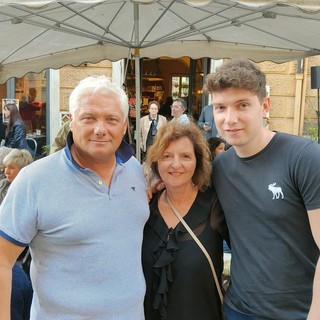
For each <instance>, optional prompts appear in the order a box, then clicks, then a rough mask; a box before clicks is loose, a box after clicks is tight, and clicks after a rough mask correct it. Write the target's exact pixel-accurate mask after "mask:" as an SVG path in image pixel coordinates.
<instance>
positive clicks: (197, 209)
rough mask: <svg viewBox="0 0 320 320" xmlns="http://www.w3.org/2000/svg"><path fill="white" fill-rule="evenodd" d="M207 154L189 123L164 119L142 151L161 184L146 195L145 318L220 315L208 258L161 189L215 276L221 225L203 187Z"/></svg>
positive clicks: (200, 318)
mask: <svg viewBox="0 0 320 320" xmlns="http://www.w3.org/2000/svg"><path fill="white" fill-rule="evenodd" d="M210 157H211V156H210V151H209V148H208V144H207V142H206V140H205V138H204V137H203V135H202V133H201V131H200V129H199V128H198V127H197V126H196V124H193V123H190V124H180V123H177V122H170V123H169V124H168V125H166V126H165V127H163V128H161V129H160V130H159V133H158V134H157V136H156V139H155V142H154V144H153V145H152V146H151V147H150V149H149V151H148V155H147V159H146V165H147V166H149V168H150V170H151V173H152V174H154V175H156V176H158V177H160V178H161V179H162V181H163V182H164V185H165V188H166V190H165V191H161V192H158V193H157V194H156V195H154V197H153V198H152V200H151V202H150V218H149V220H148V222H147V224H146V226H145V229H144V241H143V254H142V259H143V268H144V273H145V278H146V284H147V292H146V297H145V317H146V320H158V319H161V320H163V319H166V320H194V319H197V320H212V319H215V320H219V319H221V312H220V310H221V304H220V299H219V296H218V294H217V289H216V286H215V282H214V279H213V275H212V272H211V269H210V266H209V263H208V260H207V259H206V257H205V255H204V253H203V252H202V251H201V250H200V249H199V247H198V246H197V244H196V242H195V241H194V240H193V239H192V238H191V236H190V235H189V233H188V232H187V231H186V229H185V228H184V227H183V226H182V224H181V223H180V222H179V220H178V218H177V217H176V216H175V214H174V213H173V211H172V209H171V208H170V206H169V204H168V202H167V200H166V195H167V197H168V198H169V199H170V200H171V202H172V203H173V205H174V206H175V207H176V209H177V210H178V212H179V213H180V215H182V216H183V217H184V219H185V221H186V222H187V223H188V225H189V227H190V228H191V229H192V230H193V232H194V233H195V234H196V235H197V236H198V238H199V239H200V241H201V242H202V244H203V245H204V247H205V248H206V250H207V251H208V252H209V255H210V256H211V259H212V261H213V263H214V266H215V269H216V272H217V274H218V277H219V279H220V278H221V273H222V269H223V259H222V241H223V236H225V237H227V230H226V226H225V221H224V217H223V215H222V214H221V212H220V210H219V209H220V207H219V205H218V202H217V198H216V196H215V193H214V192H213V190H211V189H208V186H209V185H210V177H211V163H210V161H211V158H210Z"/></svg>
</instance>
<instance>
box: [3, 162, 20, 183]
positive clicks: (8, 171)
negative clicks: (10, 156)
mask: <svg viewBox="0 0 320 320" xmlns="http://www.w3.org/2000/svg"><path fill="white" fill-rule="evenodd" d="M20 170H21V168H20V167H19V166H18V165H16V164H15V163H11V164H8V165H7V166H5V167H4V175H5V176H6V178H7V180H8V181H9V182H12V181H13V180H14V178H15V177H16V176H17V175H18V173H19V171H20Z"/></svg>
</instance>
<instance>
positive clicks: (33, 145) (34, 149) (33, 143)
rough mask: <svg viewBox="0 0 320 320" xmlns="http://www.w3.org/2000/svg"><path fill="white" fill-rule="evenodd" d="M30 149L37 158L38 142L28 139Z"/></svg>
mask: <svg viewBox="0 0 320 320" xmlns="http://www.w3.org/2000/svg"><path fill="white" fill-rule="evenodd" d="M26 139H27V144H28V147H29V149H30V150H31V153H32V156H33V157H34V158H35V157H36V154H37V148H38V144H37V141H36V140H35V139H33V138H30V137H28V138H26Z"/></svg>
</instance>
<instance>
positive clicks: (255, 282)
mask: <svg viewBox="0 0 320 320" xmlns="http://www.w3.org/2000/svg"><path fill="white" fill-rule="evenodd" d="M206 90H207V92H209V93H210V94H211V95H212V102H213V110H214V119H215V123H216V126H217V129H218V132H219V134H220V135H221V136H222V137H223V138H224V139H225V140H226V141H227V142H228V143H229V144H230V145H232V147H231V148H230V149H228V150H227V151H226V152H223V153H222V154H220V155H219V157H217V158H216V159H215V160H214V161H213V172H214V174H213V176H212V177H213V186H214V188H215V190H216V192H217V194H218V198H219V201H220V203H221V207H222V209H223V211H224V214H225V216H226V220H227V225H228V228H229V232H230V240H231V248H232V263H231V282H230V286H229V287H228V290H227V292H226V296H225V299H224V301H225V303H224V310H225V313H226V316H227V319H228V320H234V319H277V320H288V319H295V320H306V319H308V320H319V319H320V262H319V252H320V251H319V248H320V184H319V181H320V162H319V159H320V146H319V145H318V144H317V143H315V142H312V141H311V140H308V139H305V138H302V137H297V136H293V135H289V134H285V133H281V132H273V131H270V130H269V129H267V128H266V127H264V125H263V118H264V117H265V116H266V114H267V113H268V112H269V110H270V100H269V98H268V97H267V94H266V76H265V74H264V73H263V72H262V71H261V70H260V69H259V68H258V67H256V66H255V65H254V64H253V63H251V62H249V61H247V60H231V61H230V62H228V63H226V64H224V65H222V66H220V67H219V68H218V69H217V70H216V72H215V73H213V74H210V75H208V76H207V78H206Z"/></svg>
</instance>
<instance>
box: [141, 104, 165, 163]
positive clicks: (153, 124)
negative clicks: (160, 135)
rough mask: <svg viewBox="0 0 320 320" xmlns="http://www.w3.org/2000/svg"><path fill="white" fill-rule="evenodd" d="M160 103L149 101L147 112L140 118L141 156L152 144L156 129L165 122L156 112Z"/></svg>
mask: <svg viewBox="0 0 320 320" xmlns="http://www.w3.org/2000/svg"><path fill="white" fill-rule="evenodd" d="M159 108H160V105H159V103H158V102H157V101H150V102H149V105H148V110H149V114H148V115H146V116H144V117H142V118H141V119H140V135H141V150H142V153H143V158H144V157H145V154H146V152H147V150H148V148H149V147H150V146H151V145H152V143H153V140H154V138H155V136H156V134H157V131H158V130H159V129H160V128H161V127H162V126H163V125H165V124H166V123H167V119H166V117H164V116H161V115H159V114H158V112H159Z"/></svg>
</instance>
